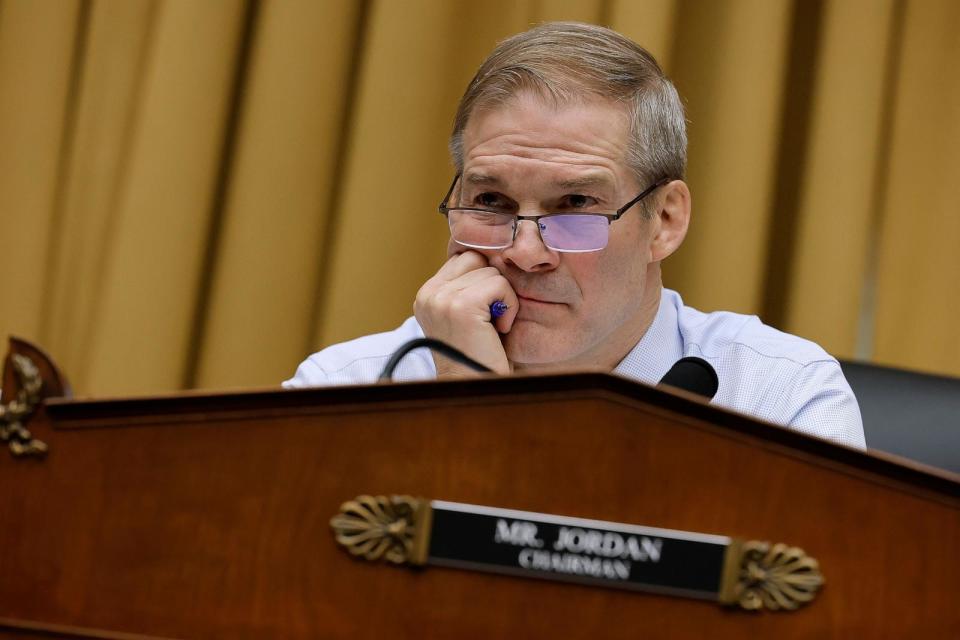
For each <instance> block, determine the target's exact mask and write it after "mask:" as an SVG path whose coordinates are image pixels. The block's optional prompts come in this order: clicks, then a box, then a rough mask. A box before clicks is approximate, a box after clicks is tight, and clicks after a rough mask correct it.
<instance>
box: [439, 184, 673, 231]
mask: <svg viewBox="0 0 960 640" xmlns="http://www.w3.org/2000/svg"><path fill="white" fill-rule="evenodd" d="M668 182H670V177H669V176H663V177H662V178H660V179H659V180H657V181H656V182H654V183H653V184H652V185H650V186H649V187H647V188H646V189H644V190H643V191H641V192H640V195H638V196H637V197H636V198H634V199H633V200H631V201H630V202H628V203H627V204H625V205H623V206H622V207H620V208H619V209H617V216H616V217H615V218H614V220H619V219H620V216H622V215H623V214H624V213H626V212H627V210H628V209H630V207H632V206H633V205H635V204H637V203H638V202H640V201H641V200H643V199H644V198H646V197H647V196H648V195H650V194H651V193H653V192H654V191H656V190H657V189H659V188H660V187H662V186H663V185H665V184H667V183H668ZM450 190H451V191H453V187H450ZM447 197H449V194H447Z"/></svg>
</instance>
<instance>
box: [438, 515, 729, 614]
mask: <svg viewBox="0 0 960 640" xmlns="http://www.w3.org/2000/svg"><path fill="white" fill-rule="evenodd" d="M430 506H431V508H432V513H433V515H432V525H431V527H430V546H429V550H428V553H427V556H428V558H427V562H428V563H429V564H432V565H441V566H449V567H458V568H463V569H474V570H481V571H492V572H496V573H509V574H514V575H525V576H530V577H539V578H547V579H552V580H564V581H572V582H585V583H590V584H602V585H604V586H610V587H620V588H627V589H641V590H646V591H654V592H660V593H668V594H674V595H684V596H688V597H697V598H707V599H714V600H715V599H717V596H718V593H719V591H720V582H721V577H722V574H723V566H724V555H725V552H726V550H727V547H728V546H729V544H730V542H731V540H730V538H727V537H725V536H715V535H708V534H700V533H691V532H686V531H673V530H669V529H658V528H652V527H642V526H636V525H629V524H619V523H615V522H603V521H598V520H585V519H581V518H568V517H563V516H554V515H549V514H542V513H531V512H526V511H515V510H511V509H498V508H494V507H482V506H476V505H469V504H460V503H456V502H445V501H441V500H434V501H432V502H431V503H430Z"/></svg>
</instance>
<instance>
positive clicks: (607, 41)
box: [450, 22, 687, 186]
mask: <svg viewBox="0 0 960 640" xmlns="http://www.w3.org/2000/svg"><path fill="white" fill-rule="evenodd" d="M522 91H535V92H537V93H538V94H539V95H540V96H541V97H542V98H543V99H545V100H548V101H550V102H551V103H552V104H555V105H563V104H569V103H570V102H574V101H578V100H584V99H591V98H593V99H596V98H600V99H605V100H613V101H616V102H621V103H623V104H624V105H625V106H626V108H627V109H628V114H629V118H630V140H629V141H628V144H627V157H626V158H625V159H624V160H625V162H626V164H627V166H629V167H630V168H631V169H633V171H634V173H635V174H636V176H637V180H638V181H639V182H640V184H641V185H643V186H646V185H648V184H650V183H652V182H654V181H656V180H659V179H661V178H670V179H682V178H683V177H684V172H685V170H686V165H687V129H686V120H685V118H684V113H683V104H682V103H681V102H680V97H679V96H678V95H677V90H676V89H675V88H674V86H673V83H672V82H670V80H669V79H668V78H667V77H666V76H665V75H664V73H663V71H662V70H661V69H660V66H659V65H658V64H657V61H656V60H655V59H654V58H653V56H652V55H650V53H649V52H647V51H646V50H645V49H643V48H642V47H640V46H638V45H637V44H636V43H634V42H633V41H631V40H629V39H628V38H625V37H624V36H622V35H620V34H619V33H617V32H616V31H613V30H611V29H607V28H606V27H600V26H597V25H592V24H583V23H579V22H547V23H544V24H541V25H538V26H536V27H534V28H533V29H530V30H529V31H525V32H523V33H520V34H517V35H515V36H512V37H510V38H508V39H506V40H504V41H503V42H501V43H500V44H499V45H497V47H496V49H494V50H493V52H492V53H491V54H490V55H489V57H487V59H486V60H485V61H484V62H483V64H482V65H480V69H478V70H477V74H476V75H475V76H474V77H473V80H471V81H470V84H469V85H468V86H467V90H466V91H465V92H464V94H463V97H462V98H461V99H460V105H459V106H458V107H457V115H456V117H455V118H454V122H453V133H452V135H451V136H450V154H451V156H452V157H453V162H454V164H455V165H456V168H457V171H458V172H462V171H463V130H464V128H466V126H467V121H468V120H469V118H470V115H471V114H472V113H473V112H474V111H477V110H482V109H489V108H492V107H496V106H499V105H502V104H504V103H506V102H507V101H509V100H510V99H511V98H513V97H515V96H516V95H517V94H518V93H521V92H522Z"/></svg>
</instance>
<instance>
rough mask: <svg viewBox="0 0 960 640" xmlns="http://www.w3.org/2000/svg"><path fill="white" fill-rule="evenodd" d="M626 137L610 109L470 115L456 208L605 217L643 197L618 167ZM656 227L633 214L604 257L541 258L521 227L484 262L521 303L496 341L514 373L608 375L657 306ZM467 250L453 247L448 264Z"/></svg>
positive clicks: (530, 107)
mask: <svg viewBox="0 0 960 640" xmlns="http://www.w3.org/2000/svg"><path fill="white" fill-rule="evenodd" d="M628 128H629V125H628V118H627V114H626V111H625V109H624V108H623V107H622V106H621V105H617V104H615V103H613V102H604V101H593V102H585V103H582V104H570V105H566V106H562V107H559V108H556V107H552V106H549V105H547V104H545V103H544V102H543V101H542V100H541V99H540V98H539V97H537V96H535V95H533V94H529V93H527V94H521V95H520V96H518V97H517V98H515V99H513V100H512V101H510V102H508V103H507V104H505V105H503V106H500V107H497V108H495V109H491V110H485V111H480V112H475V113H474V114H473V115H471V117H470V120H469V122H468V124H467V127H466V129H465V130H464V135H463V148H464V167H463V178H462V180H461V183H460V189H459V191H460V198H459V203H460V206H477V207H484V206H494V205H496V206H504V205H509V206H511V207H512V210H513V211H515V212H516V213H518V214H520V215H534V214H539V213H544V212H562V211H574V210H588V211H599V212H613V211H615V210H616V209H617V208H619V207H620V206H622V205H623V204H624V203H626V202H628V201H630V200H631V199H632V198H633V197H634V196H636V195H637V194H638V193H639V192H640V191H641V190H642V189H643V188H645V187H646V186H647V185H640V184H638V183H637V180H636V178H635V177H634V175H633V172H632V171H631V170H630V169H629V168H628V167H627V166H626V164H625V162H624V160H625V158H626V152H627V139H628ZM656 197H657V194H656V193H654V194H652V195H651V196H649V198H651V201H655V200H654V199H655V198H656ZM657 228H658V223H657V219H656V218H654V219H652V220H644V218H643V215H642V207H641V205H639V204H638V205H635V206H634V208H632V209H630V210H629V211H628V212H627V213H626V214H624V216H623V217H622V218H621V219H620V220H618V221H616V222H614V223H613V224H612V225H611V226H610V240H609V242H608V244H607V247H606V248H605V249H603V250H602V251H596V252H591V253H558V252H556V251H552V250H550V249H547V248H546V247H545V246H544V244H543V242H542V241H541V239H540V235H539V233H538V230H537V227H536V224H534V223H531V222H529V221H528V222H521V223H520V227H519V229H518V231H517V235H516V239H515V240H514V243H513V246H511V247H509V248H507V249H503V250H496V251H494V250H487V251H481V253H483V254H484V255H485V256H486V257H487V259H488V260H489V262H490V264H491V265H492V266H494V267H496V268H497V269H498V270H499V271H500V272H501V273H502V274H503V275H504V276H505V277H506V278H507V280H509V282H510V284H511V286H512V287H513V289H514V290H515V291H516V293H517V295H518V296H519V297H520V309H519V311H518V315H517V318H516V320H515V322H514V324H513V327H512V328H511V330H510V332H509V333H508V334H506V335H505V336H504V340H503V341H504V348H505V350H506V353H507V358H508V359H509V360H510V361H511V362H512V363H513V364H514V365H515V366H516V367H518V368H523V367H529V366H538V365H540V366H542V365H557V366H560V367H566V366H613V365H616V363H617V362H618V361H619V360H620V359H621V358H622V357H624V356H625V355H626V353H627V352H629V350H630V349H631V348H632V347H633V346H634V345H635V344H636V342H637V341H638V340H639V339H640V338H641V337H642V336H643V333H644V331H645V330H646V328H647V326H648V325H649V323H650V322H651V321H652V318H653V316H654V315H655V314H656V310H657V307H658V305H659V301H660V299H659V287H658V286H657V284H658V283H659V268H658V266H657V265H655V264H651V263H652V260H653V257H654V256H653V252H652V249H651V244H652V243H651V240H652V238H653V236H654V235H655V233H656V229H657ZM465 250H466V249H465V248H464V247H462V246H461V245H459V244H457V243H456V242H454V241H453V240H451V241H450V244H449V247H448V253H449V255H454V254H457V253H462V252H463V251H465Z"/></svg>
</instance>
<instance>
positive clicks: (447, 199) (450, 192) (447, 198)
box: [437, 173, 460, 213]
mask: <svg viewBox="0 0 960 640" xmlns="http://www.w3.org/2000/svg"><path fill="white" fill-rule="evenodd" d="M458 180H460V174H459V173H458V174H457V175H455V176H453V182H451V183H450V188H449V189H447V195H445V196H443V201H442V202H441V203H440V206H438V207H437V211H439V212H440V213H445V212H446V210H447V205H448V203H449V202H450V196H452V195H453V189H454V187H456V186H457V181H458Z"/></svg>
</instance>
